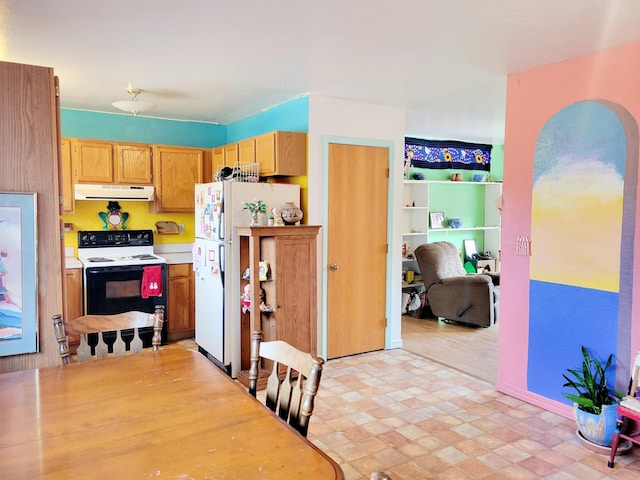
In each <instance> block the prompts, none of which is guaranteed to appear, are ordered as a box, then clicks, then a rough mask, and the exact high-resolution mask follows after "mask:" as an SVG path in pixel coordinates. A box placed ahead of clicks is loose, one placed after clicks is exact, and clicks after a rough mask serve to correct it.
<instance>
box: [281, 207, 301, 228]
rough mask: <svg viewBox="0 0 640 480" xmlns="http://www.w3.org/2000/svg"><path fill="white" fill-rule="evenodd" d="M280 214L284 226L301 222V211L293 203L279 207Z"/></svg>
mask: <svg viewBox="0 0 640 480" xmlns="http://www.w3.org/2000/svg"><path fill="white" fill-rule="evenodd" d="M280 214H281V215H282V221H283V222H284V224H285V225H295V224H296V223H298V222H299V221H300V220H302V217H303V213H302V210H300V209H299V208H298V206H297V205H296V204H295V203H294V202H287V203H285V204H284V205H282V206H281V207H280Z"/></svg>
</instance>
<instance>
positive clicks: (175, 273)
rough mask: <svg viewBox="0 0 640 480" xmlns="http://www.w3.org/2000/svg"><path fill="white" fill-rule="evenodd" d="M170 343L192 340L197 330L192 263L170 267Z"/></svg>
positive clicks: (168, 296) (168, 288) (168, 306)
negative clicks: (186, 339)
mask: <svg viewBox="0 0 640 480" xmlns="http://www.w3.org/2000/svg"><path fill="white" fill-rule="evenodd" d="M168 270H169V274H168V283H169V285H168V286H167V313H168V321H169V325H168V334H169V341H176V340H182V339H184V338H191V337H193V335H194V333H195V328H196V320H195V317H196V304H195V275H194V273H193V267H192V264H191V263H181V264H171V265H168Z"/></svg>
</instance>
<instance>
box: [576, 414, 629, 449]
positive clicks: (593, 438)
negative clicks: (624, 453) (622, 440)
mask: <svg viewBox="0 0 640 480" xmlns="http://www.w3.org/2000/svg"><path fill="white" fill-rule="evenodd" d="M573 416H574V418H575V419H576V423H577V424H578V430H579V431H580V434H581V435H582V437H583V438H585V439H586V440H588V441H590V442H591V443H595V444H597V445H602V446H605V447H609V446H610V445H611V439H612V438H613V434H614V433H615V431H616V422H617V421H618V405H617V404H616V405H603V406H602V413H600V414H599V415H596V414H593V413H589V412H585V411H584V410H580V409H579V408H578V405H577V404H575V403H574V404H573Z"/></svg>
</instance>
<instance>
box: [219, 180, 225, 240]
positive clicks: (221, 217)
mask: <svg viewBox="0 0 640 480" xmlns="http://www.w3.org/2000/svg"><path fill="white" fill-rule="evenodd" d="M224 190H225V187H224V182H222V201H221V202H220V214H219V215H218V228H217V232H218V240H220V241H222V240H224V237H225V236H226V234H227V232H225V231H224V217H225V213H224V207H225V204H224V203H225V196H224Z"/></svg>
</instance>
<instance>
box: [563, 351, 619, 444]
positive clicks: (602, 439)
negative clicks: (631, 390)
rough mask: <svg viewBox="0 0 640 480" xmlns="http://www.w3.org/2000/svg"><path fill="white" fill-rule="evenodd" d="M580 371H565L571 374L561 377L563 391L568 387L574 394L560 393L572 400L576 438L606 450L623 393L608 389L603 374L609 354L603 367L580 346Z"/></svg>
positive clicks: (608, 361)
mask: <svg viewBox="0 0 640 480" xmlns="http://www.w3.org/2000/svg"><path fill="white" fill-rule="evenodd" d="M582 357H583V360H582V368H580V369H571V368H569V369H567V372H568V373H569V374H570V375H571V377H572V378H570V377H569V376H567V375H564V374H563V375H562V376H563V377H564V379H565V380H566V383H565V384H564V385H563V388H572V389H573V390H575V393H566V392H563V395H564V396H565V397H567V398H568V399H569V400H571V401H573V414H574V417H575V419H576V423H577V424H578V431H579V433H580V435H581V436H582V437H583V438H584V439H585V440H587V441H589V442H591V443H594V444H596V445H600V446H604V447H609V446H610V445H611V439H612V437H613V434H614V432H615V429H616V421H617V418H618V415H617V413H618V403H620V400H621V399H622V397H623V396H624V394H623V393H621V392H618V391H616V390H614V389H610V388H609V387H608V385H607V378H606V373H607V370H608V369H609V367H610V366H611V362H612V360H613V354H611V355H609V358H607V361H606V362H605V365H604V367H603V366H602V364H601V363H600V361H599V360H598V359H596V358H591V356H590V355H589V351H588V350H587V348H586V347H584V346H583V347H582Z"/></svg>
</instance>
